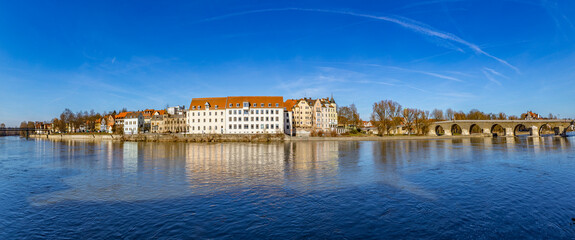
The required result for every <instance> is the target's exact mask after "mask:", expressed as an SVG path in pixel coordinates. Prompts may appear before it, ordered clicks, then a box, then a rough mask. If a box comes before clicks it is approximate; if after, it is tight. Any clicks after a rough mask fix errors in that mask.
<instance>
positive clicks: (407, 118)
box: [402, 108, 418, 135]
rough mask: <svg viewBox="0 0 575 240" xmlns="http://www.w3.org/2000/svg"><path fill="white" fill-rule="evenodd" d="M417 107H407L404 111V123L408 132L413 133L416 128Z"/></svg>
mask: <svg viewBox="0 0 575 240" xmlns="http://www.w3.org/2000/svg"><path fill="white" fill-rule="evenodd" d="M417 111H418V110H417V109H413V108H405V109H403V111H402V117H403V123H404V125H405V127H406V128H407V134H408V135H411V132H412V130H413V128H414V123H415V117H416V114H417Z"/></svg>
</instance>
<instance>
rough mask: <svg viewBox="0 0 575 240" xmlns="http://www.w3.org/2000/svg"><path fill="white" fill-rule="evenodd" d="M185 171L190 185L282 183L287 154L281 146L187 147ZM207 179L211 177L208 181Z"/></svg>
mask: <svg viewBox="0 0 575 240" xmlns="http://www.w3.org/2000/svg"><path fill="white" fill-rule="evenodd" d="M186 147H187V151H186V152H187V155H186V171H187V173H188V177H189V178H190V180H191V181H198V180H202V181H211V182H221V181H226V182H228V181H232V182H238V180H240V181H244V180H246V181H249V180H250V179H251V178H252V177H257V178H254V179H259V180H266V182H261V184H270V183H272V182H274V181H277V180H281V179H283V173H284V159H285V150H284V147H283V145H282V144H251V143H223V144H195V143H193V144H192V143H190V144H187V145H186ZM206 175H207V176H208V177H206Z"/></svg>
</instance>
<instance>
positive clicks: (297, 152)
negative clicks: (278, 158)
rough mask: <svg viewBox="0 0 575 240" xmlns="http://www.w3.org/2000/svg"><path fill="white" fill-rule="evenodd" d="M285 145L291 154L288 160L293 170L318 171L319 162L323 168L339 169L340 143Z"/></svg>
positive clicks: (296, 143) (295, 143)
mask: <svg viewBox="0 0 575 240" xmlns="http://www.w3.org/2000/svg"><path fill="white" fill-rule="evenodd" d="M285 145H286V149H288V151H289V153H290V155H288V156H289V157H290V158H288V160H289V161H290V163H291V164H292V166H291V167H292V169H295V170H310V169H316V168H317V167H318V163H319V162H321V164H319V165H321V167H324V168H325V167H327V168H331V169H336V168H337V164H338V162H337V159H338V154H339V142H338V141H315V142H289V143H286V144H285ZM328 166H329V167H328Z"/></svg>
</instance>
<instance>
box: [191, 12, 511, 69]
mask: <svg viewBox="0 0 575 240" xmlns="http://www.w3.org/2000/svg"><path fill="white" fill-rule="evenodd" d="M280 11H302V12H320V13H332V14H342V15H348V16H355V17H362V18H369V19H376V20H381V21H386V22H391V23H395V24H397V25H399V26H402V27H404V28H407V29H409V30H412V31H414V32H418V33H421V34H424V35H427V36H431V37H436V38H441V39H444V40H448V41H452V42H456V43H459V44H462V45H465V46H467V47H468V48H470V49H471V50H473V51H474V52H475V53H477V54H480V55H483V56H486V57H488V58H491V59H493V60H495V61H498V62H499V63H501V64H503V65H505V66H507V67H509V68H511V69H513V70H515V72H517V73H519V72H520V71H519V69H518V68H517V67H515V66H513V65H511V64H509V63H508V62H507V61H505V60H503V59H500V58H498V57H495V56H493V55H491V54H489V53H487V52H485V51H483V49H481V48H480V47H479V46H477V45H475V44H473V43H470V42H468V41H465V40H463V39H461V38H460V37H458V36H456V35H454V34H451V33H448V32H441V31H437V30H433V29H430V28H428V27H425V26H423V25H422V24H420V23H417V22H416V21H413V20H409V21H410V22H407V21H404V20H400V19H398V18H393V17H387V16H376V15H370V14H363V13H355V12H350V11H337V10H326V9H310V8H274V9H260V10H253V11H245V12H238V13H231V14H227V15H222V16H217V17H211V18H206V19H203V20H200V21H198V22H197V23H199V22H211V21H216V20H220V19H226V18H231V17H237V16H242V15H248V14H255V13H265V12H280ZM405 19H406V18H405ZM406 20H407V19H406Z"/></svg>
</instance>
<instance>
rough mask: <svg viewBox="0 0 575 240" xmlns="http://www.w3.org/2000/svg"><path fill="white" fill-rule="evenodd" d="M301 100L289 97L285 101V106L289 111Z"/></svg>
mask: <svg viewBox="0 0 575 240" xmlns="http://www.w3.org/2000/svg"><path fill="white" fill-rule="evenodd" d="M298 102H299V100H295V99H288V100H286V101H285V103H284V107H285V108H286V109H287V110H288V111H292V110H293V107H294V106H295V105H296V104H297V103H298Z"/></svg>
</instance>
